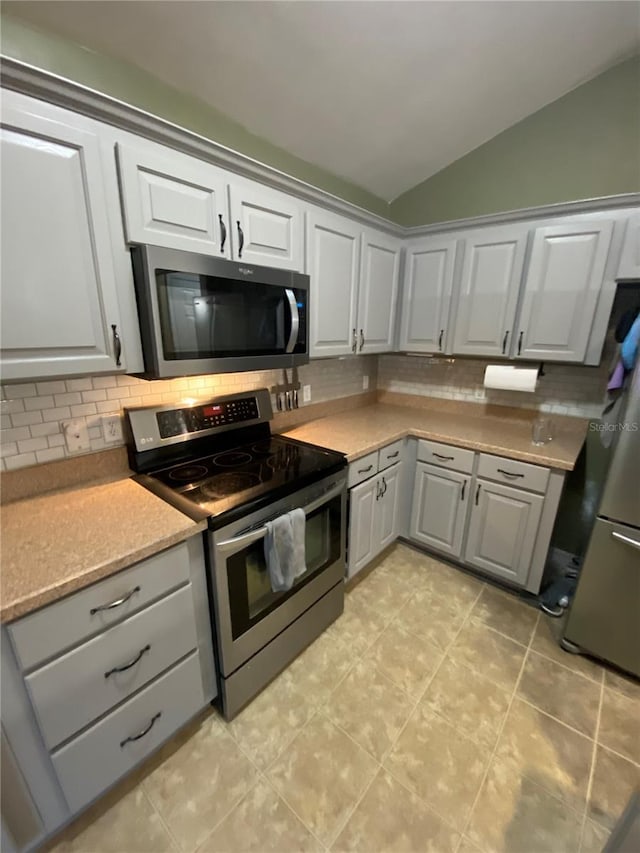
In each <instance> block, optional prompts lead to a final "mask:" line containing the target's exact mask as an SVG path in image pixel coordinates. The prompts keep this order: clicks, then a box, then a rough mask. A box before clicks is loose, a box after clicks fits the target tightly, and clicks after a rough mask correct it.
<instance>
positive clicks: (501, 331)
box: [453, 225, 529, 357]
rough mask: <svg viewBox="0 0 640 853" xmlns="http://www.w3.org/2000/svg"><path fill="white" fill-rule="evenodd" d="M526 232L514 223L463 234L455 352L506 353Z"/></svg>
mask: <svg viewBox="0 0 640 853" xmlns="http://www.w3.org/2000/svg"><path fill="white" fill-rule="evenodd" d="M528 233H529V232H528V230H527V226H526V225H516V226H505V227H500V228H485V229H482V230H479V231H473V232H468V233H467V234H466V235H465V241H464V261H463V265H462V275H461V279H460V290H459V297H458V310H457V316H456V323H455V333H454V342H453V352H455V353H458V354H460V355H485V356H492V357H494V356H506V355H507V354H508V352H509V345H510V343H511V338H512V336H513V331H514V322H515V315H516V307H517V304H518V292H519V289H520V282H521V280H522V269H523V266H524V256H525V251H526V247H527V237H528Z"/></svg>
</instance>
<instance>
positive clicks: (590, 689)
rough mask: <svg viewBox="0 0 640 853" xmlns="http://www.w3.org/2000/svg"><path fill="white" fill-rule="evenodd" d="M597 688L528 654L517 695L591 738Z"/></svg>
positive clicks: (594, 730)
mask: <svg viewBox="0 0 640 853" xmlns="http://www.w3.org/2000/svg"><path fill="white" fill-rule="evenodd" d="M600 690H601V686H600V685H599V684H597V683H596V682H595V681H591V679H589V678H585V677H584V676H583V675H578V673H577V672H573V671H572V670H569V669H567V668H566V667H564V666H560V664H558V663H555V662H554V661H551V660H549V659H548V658H545V657H543V656H542V655H539V654H536V653H535V652H530V653H529V655H528V657H527V660H526V662H525V665H524V671H523V673H522V678H521V679H520V683H519V685H518V695H519V696H522V698H523V699H526V700H527V702H531V703H532V704H533V705H536V706H537V707H538V708H541V709H542V710H543V711H546V712H547V714H551V716H552V717H557V718H558V719H559V720H562V722H563V723H566V724H567V725H568V726H572V727H573V728H574V729H578V731H581V732H582V733H583V734H585V735H587V736H588V737H590V738H593V737H595V732H596V723H597V720H598V707H599V705H600Z"/></svg>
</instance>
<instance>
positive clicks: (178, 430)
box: [156, 397, 259, 438]
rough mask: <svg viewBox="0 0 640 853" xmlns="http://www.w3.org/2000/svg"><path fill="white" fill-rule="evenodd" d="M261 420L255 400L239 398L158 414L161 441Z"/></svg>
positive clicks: (252, 398)
mask: <svg viewBox="0 0 640 853" xmlns="http://www.w3.org/2000/svg"><path fill="white" fill-rule="evenodd" d="M258 417H259V413H258V402H257V400H256V398H255V397H238V398H236V399H233V400H216V401H212V402H211V403H204V404H202V405H200V406H189V407H188V408H184V409H168V410H167V409H165V410H164V411H161V412H157V413H156V419H157V421H158V432H159V433H160V438H173V437H174V436H177V435H186V434H188V433H197V432H202V431H203V430H212V429H216V427H228V426H233V425H234V424H241V423H243V422H244V421H255V420H257V419H258Z"/></svg>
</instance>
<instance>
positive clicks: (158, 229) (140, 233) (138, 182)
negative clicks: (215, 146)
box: [117, 140, 231, 258]
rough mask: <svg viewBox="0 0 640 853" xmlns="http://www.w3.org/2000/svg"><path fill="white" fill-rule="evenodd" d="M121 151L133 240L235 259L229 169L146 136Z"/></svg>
mask: <svg viewBox="0 0 640 853" xmlns="http://www.w3.org/2000/svg"><path fill="white" fill-rule="evenodd" d="M117 151H118V166H119V169H120V187H121V193H122V209H123V214H124V223H125V231H126V236H127V239H128V240H129V242H130V243H150V244H152V245H154V246H164V247H166V248H168V249H183V250H185V251H192V252H205V253H206V254H208V255H215V256H217V257H220V258H229V257H231V251H230V234H229V225H230V223H229V218H228V215H227V198H226V196H227V187H226V184H227V181H226V178H227V174H226V172H224V171H223V170H222V169H218V168H217V167H216V166H212V165H211V164H210V163H205V162H204V161H202V160H197V159H196V158H194V157H189V156H188V155H187V154H180V153H179V152H178V151H172V150H171V149H168V148H164V147H163V146H161V145H156V144H155V143H153V142H146V141H144V140H141V142H140V144H139V145H130V144H121V143H118V146H117Z"/></svg>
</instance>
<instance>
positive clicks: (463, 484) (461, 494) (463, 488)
mask: <svg viewBox="0 0 640 853" xmlns="http://www.w3.org/2000/svg"><path fill="white" fill-rule="evenodd" d="M466 488H467V481H466V480H463V481H462V492H461V493H460V500H461V501H463V500H464V491H465V489H466Z"/></svg>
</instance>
